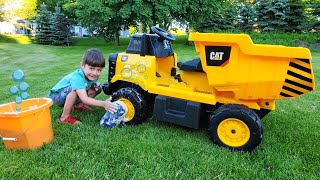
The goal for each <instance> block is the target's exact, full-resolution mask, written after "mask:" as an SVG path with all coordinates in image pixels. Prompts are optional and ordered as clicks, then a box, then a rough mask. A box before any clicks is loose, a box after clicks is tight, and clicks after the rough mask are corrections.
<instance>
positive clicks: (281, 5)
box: [255, 0, 287, 31]
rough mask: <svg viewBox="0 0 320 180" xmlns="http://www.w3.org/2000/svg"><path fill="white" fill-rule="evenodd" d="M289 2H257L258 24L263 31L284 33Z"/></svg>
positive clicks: (279, 0) (273, 0)
mask: <svg viewBox="0 0 320 180" xmlns="http://www.w3.org/2000/svg"><path fill="white" fill-rule="evenodd" d="M286 3H287V0H257V1H256V3H255V5H256V8H257V9H256V10H257V18H258V24H259V27H260V29H261V30H262V31H284V29H285V26H286V25H287V22H286V20H285V16H286V14H285V10H286Z"/></svg>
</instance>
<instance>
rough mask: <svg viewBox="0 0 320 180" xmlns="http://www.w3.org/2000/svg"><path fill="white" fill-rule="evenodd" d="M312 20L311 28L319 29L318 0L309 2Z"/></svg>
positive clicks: (319, 8) (319, 1)
mask: <svg viewBox="0 0 320 180" xmlns="http://www.w3.org/2000/svg"><path fill="white" fill-rule="evenodd" d="M311 14H312V16H313V17H312V22H311V23H310V25H311V27H312V29H315V30H317V31H320V0H314V1H312V3H311Z"/></svg>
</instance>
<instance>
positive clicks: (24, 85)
mask: <svg viewBox="0 0 320 180" xmlns="http://www.w3.org/2000/svg"><path fill="white" fill-rule="evenodd" d="M19 89H20V91H21V92H27V91H28V89H29V85H28V84H27V83H26V82H21V83H20V84H19Z"/></svg>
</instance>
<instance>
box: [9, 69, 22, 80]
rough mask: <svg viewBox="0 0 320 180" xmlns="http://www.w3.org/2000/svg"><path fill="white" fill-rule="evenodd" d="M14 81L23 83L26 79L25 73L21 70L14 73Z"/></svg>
mask: <svg viewBox="0 0 320 180" xmlns="http://www.w3.org/2000/svg"><path fill="white" fill-rule="evenodd" d="M12 79H13V80H14V81H16V82H21V81H23V79H24V72H23V71H22V70H21V69H17V70H15V71H13V73H12Z"/></svg>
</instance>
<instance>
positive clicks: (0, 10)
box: [0, 0, 4, 22]
mask: <svg viewBox="0 0 320 180" xmlns="http://www.w3.org/2000/svg"><path fill="white" fill-rule="evenodd" d="M3 7H4V0H0V22H2V21H4V9H3Z"/></svg>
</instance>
